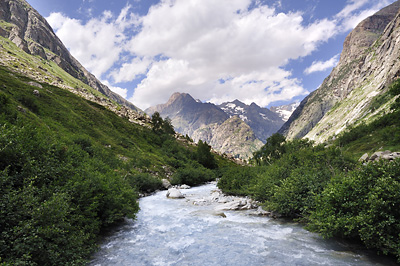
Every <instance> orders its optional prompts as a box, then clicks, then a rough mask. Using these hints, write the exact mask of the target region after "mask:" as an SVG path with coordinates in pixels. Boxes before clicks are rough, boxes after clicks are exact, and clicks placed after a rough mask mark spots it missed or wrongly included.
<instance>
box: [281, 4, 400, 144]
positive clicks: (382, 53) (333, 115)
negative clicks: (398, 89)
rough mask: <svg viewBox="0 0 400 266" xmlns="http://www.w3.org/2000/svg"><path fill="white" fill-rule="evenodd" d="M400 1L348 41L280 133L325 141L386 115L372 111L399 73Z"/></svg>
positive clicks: (383, 106)
mask: <svg viewBox="0 0 400 266" xmlns="http://www.w3.org/2000/svg"><path fill="white" fill-rule="evenodd" d="M399 9H400V1H397V2H395V3H393V4H392V5H390V6H388V7H386V8H384V9H382V10H381V11H379V12H377V13H376V14H374V15H373V16H371V17H369V18H367V19H365V20H364V21H362V22H361V23H360V24H359V25H358V26H357V27H356V28H355V29H354V30H353V31H352V32H351V33H350V34H349V35H348V36H347V38H346V40H345V42H344V45H343V51H342V53H341V57H340V61H339V63H338V65H337V66H336V67H335V68H334V69H333V70H332V73H331V74H330V75H329V76H328V77H327V78H326V79H325V80H324V82H323V83H322V85H321V86H320V88H319V89H317V90H316V91H314V92H313V93H311V94H310V95H309V96H308V97H306V98H305V99H304V100H303V101H302V102H301V103H300V105H299V107H298V108H297V109H296V110H295V112H294V113H293V114H292V116H291V117H290V118H289V120H288V121H287V122H286V123H285V124H284V125H283V126H282V128H281V129H280V130H279V132H280V133H282V134H284V135H286V136H287V138H289V139H293V138H302V137H306V138H310V139H313V140H316V141H317V142H324V141H326V140H327V139H329V138H330V137H332V136H334V135H337V134H339V133H340V132H342V131H343V130H344V129H345V128H346V127H347V126H349V125H354V124H356V123H359V122H361V121H365V122H369V121H371V120H373V119H374V118H376V117H378V116H379V115H380V114H382V113H384V112H385V111H388V105H389V103H383V104H381V105H380V106H379V107H378V108H376V107H374V108H371V104H372V103H373V102H374V101H375V99H376V98H377V97H379V96H380V95H382V94H383V93H385V92H386V91H387V89H388V86H389V84H390V83H391V82H392V81H393V80H394V79H396V78H397V77H398V76H399V74H400V72H399V70H400V61H399V58H400V43H399V42H400V27H399V23H400V17H399V14H398V11H399Z"/></svg>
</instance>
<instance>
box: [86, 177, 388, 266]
mask: <svg viewBox="0 0 400 266" xmlns="http://www.w3.org/2000/svg"><path fill="white" fill-rule="evenodd" d="M215 189H216V186H215V184H208V185H204V186H200V187H195V188H192V189H189V190H182V192H183V193H184V194H185V196H186V198H185V199H168V198H167V197H166V191H162V192H159V193H156V194H154V195H152V196H149V197H144V198H142V199H140V208H141V209H140V211H139V213H138V215H137V219H136V220H134V221H133V220H128V221H126V223H125V224H124V225H123V226H121V227H120V228H118V230H115V231H114V232H113V233H112V234H111V235H110V236H108V237H106V239H105V240H104V242H103V244H102V245H101V248H100V250H99V252H98V253H96V254H95V255H94V257H93V260H92V261H91V262H90V263H89V265H91V266H95V265H96V266H106V265H133V266H145V265H146V266H147V265H149V266H150V265H151V266H153V265H160V266H164V265H166V266H172V265H179V266H182V265H190V266H197V265H198V266H212V265H216V266H222V265H229V266H231V265H235V266H242V265H243V266H245V265H246V266H257V265H274V266H275V265H335V266H337V265H363V266H364V265H389V264H391V263H390V262H387V261H384V260H382V258H377V257H374V256H371V255H369V253H366V252H365V251H363V250H360V249H357V248H356V247H354V246H351V245H349V244H347V243H343V242H337V241H332V240H324V239H322V238H321V237H319V236H318V235H316V234H314V233H310V232H308V231H306V230H305V229H303V228H302V227H301V226H300V225H298V224H296V223H293V222H284V221H282V220H275V219H272V218H267V217H258V216H253V215H251V212H250V211H225V212H224V214H225V216H226V217H225V218H224V217H223V216H221V215H220V213H219V214H217V213H216V212H215V211H214V208H215V207H216V206H217V205H218V203H216V202H214V203H205V204H199V203H198V202H200V203H201V202H206V201H205V200H202V199H207V198H209V197H210V195H211V193H212V191H213V190H215Z"/></svg>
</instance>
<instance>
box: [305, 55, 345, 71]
mask: <svg viewBox="0 0 400 266" xmlns="http://www.w3.org/2000/svg"><path fill="white" fill-rule="evenodd" d="M339 56H340V55H338V54H337V55H335V56H334V57H332V58H331V59H329V60H327V61H314V62H313V63H312V64H311V66H309V67H308V68H306V69H305V70H304V73H305V74H307V75H309V74H311V73H314V72H320V71H325V70H327V69H330V68H332V67H334V66H336V65H337V63H339Z"/></svg>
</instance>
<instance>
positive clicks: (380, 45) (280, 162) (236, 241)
mask: <svg viewBox="0 0 400 266" xmlns="http://www.w3.org/2000/svg"><path fill="white" fill-rule="evenodd" d="M28 1H29V0H28ZM132 2H135V3H136V2H137V1H132ZM174 2H175V1H170V2H168V3H169V4H170V5H173V4H174ZM176 2H178V0H177V1H176ZM255 2H257V3H258V2H259V1H255ZM204 3H205V2H202V4H204ZM399 75H400V0H399V1H396V2H394V3H393V4H391V5H390V6H388V7H386V8H384V9H382V10H381V11H379V12H377V13H376V14H374V15H372V16H370V17H369V18H367V19H365V20H364V21H362V22H361V23H360V24H359V25H358V26H357V27H356V28H355V29H354V30H353V31H352V32H351V33H350V34H349V35H348V37H347V38H346V40H345V43H344V45H343V51H342V53H341V57H340V61H339V63H338V65H337V66H336V67H335V68H334V69H333V71H332V73H331V74H330V75H329V76H328V77H327V78H326V79H325V80H324V82H323V84H322V85H321V86H320V87H319V89H317V90H316V91H314V92H312V93H311V94H310V95H308V96H307V97H306V98H305V99H304V100H303V101H301V102H300V103H293V104H289V105H285V106H277V107H271V108H270V109H268V108H264V107H260V106H258V105H256V104H255V103H252V104H250V105H247V104H244V103H243V102H241V101H240V99H239V100H235V101H232V102H226V103H223V104H221V105H215V104H212V103H207V102H202V101H200V100H196V99H194V98H193V97H191V96H190V95H189V94H187V93H183V92H182V93H181V92H175V93H174V92H173V91H171V94H172V96H171V97H170V99H169V100H168V102H167V103H165V104H160V105H157V106H153V107H151V108H149V109H147V110H145V111H142V110H140V109H139V108H137V107H136V106H135V105H133V104H132V103H130V102H129V101H127V100H126V99H124V98H123V97H121V96H119V95H118V94H116V93H114V92H112V91H111V90H110V89H109V88H108V87H107V86H105V85H104V84H102V83H101V82H100V81H99V80H98V79H97V78H96V77H95V76H94V75H93V74H91V73H90V72H89V71H87V70H86V69H85V68H84V67H83V66H82V65H81V63H79V62H78V61H77V60H76V59H75V58H74V57H73V56H72V55H71V54H70V52H69V50H68V49H67V48H66V47H65V46H64V44H63V43H62V42H61V41H60V39H59V38H58V37H57V35H56V34H55V33H54V31H53V29H52V28H51V27H50V25H49V24H48V23H47V21H46V20H45V19H44V18H43V17H42V16H41V15H40V14H39V13H38V12H37V11H36V10H35V9H34V8H33V7H32V6H30V4H29V3H28V2H27V1H25V0H0V228H1V230H0V265H87V264H88V263H92V265H233V264H236V265H249V264H251V265H269V264H274V263H278V264H279V263H280V264H279V265H285V264H293V265H310V264H316V263H317V264H326V265H375V262H376V265H392V264H396V263H398V262H400V237H399V236H400V208H398V206H400V152H399V151H400V97H399V95H400V80H399ZM149 115H151V116H149ZM238 158H241V159H246V160H237V159H238ZM210 181H214V182H213V183H212V184H209V185H207V186H203V187H199V188H192V190H188V192H184V193H182V192H181V191H180V190H184V189H185V191H187V190H186V189H190V187H191V186H197V185H202V184H205V183H207V182H210ZM215 185H217V187H218V189H216V188H215ZM163 190H168V191H163ZM144 197H146V198H144ZM185 197H186V199H184V200H180V199H182V198H185ZM196 197H200V198H196ZM142 203H147V205H141V206H143V209H142V210H140V211H139V209H140V208H139V207H140V206H139V205H140V204H142ZM146 208H147V209H146ZM238 210H240V212H238ZM281 218H282V219H281ZM305 229H307V230H308V231H306V230H305ZM143 232H145V233H143ZM176 232H178V233H179V234H182V235H179V234H175V233H176ZM228 232H229V233H228ZM142 233H143V234H142ZM317 234H319V235H320V236H322V237H324V238H325V239H323V238H322V237H320V236H318V235H317ZM149 238H151V239H149ZM147 240H150V241H147ZM213 240H215V242H214V243H211V242H213ZM104 241H106V242H104ZM330 241H331V244H332V245H329V242H330ZM337 241H339V242H337ZM100 243H103V244H100ZM216 243H217V244H216ZM219 243H222V244H221V245H219ZM354 245H356V246H357V247H358V248H353V247H354ZM360 246H361V248H360ZM99 247H101V248H100V249H101V251H100V252H99V253H98V254H96V255H94V254H95V253H96V251H97V250H99ZM244 247H245V248H244ZM286 247H288V249H286ZM293 247H294V248H293ZM331 247H332V248H331ZM220 248H224V250H220ZM360 249H361V251H360ZM104 250H105V251H104ZM231 250H232V252H229V251H231ZM289 250H290V251H289ZM367 250H368V251H367ZM108 252H115V253H108ZM122 253H123V254H122ZM112 254H118V256H114V255H112ZM132 254H134V255H132ZM188 254H190V255H188ZM371 254H373V255H371ZM247 255H249V256H250V257H249V256H247ZM253 255H254V256H253ZM283 255H284V260H283V261H281V256H283ZM163 256H164V257H163ZM216 256H218V258H216ZM376 256H379V257H377V258H376ZM93 258H95V259H93ZM125 259H126V260H125ZM90 261H92V262H90ZM98 261H100V262H101V263H100V264H99V263H97V262H98ZM121 261H123V263H118V262H121ZM249 261H251V263H249ZM396 261H397V262H396ZM103 262H104V263H103ZM253 262H254V263H253ZM252 263H253V264H252ZM274 265H275V264H274Z"/></svg>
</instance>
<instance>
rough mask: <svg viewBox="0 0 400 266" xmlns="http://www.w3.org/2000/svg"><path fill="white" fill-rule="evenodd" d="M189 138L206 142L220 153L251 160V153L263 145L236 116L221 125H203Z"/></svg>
mask: <svg viewBox="0 0 400 266" xmlns="http://www.w3.org/2000/svg"><path fill="white" fill-rule="evenodd" d="M191 137H192V138H193V139H194V140H195V141H198V140H200V139H201V140H203V141H206V142H207V143H208V144H210V145H211V146H212V147H213V149H215V150H217V151H219V152H221V153H226V154H229V155H231V156H233V157H235V158H241V159H248V158H251V157H252V156H253V152H255V151H257V150H259V149H260V148H261V147H262V145H263V143H262V142H261V141H260V140H259V139H258V138H257V137H256V136H255V134H254V132H253V130H252V129H251V127H250V126H249V125H248V124H246V123H245V122H244V121H243V120H242V119H241V118H239V117H238V116H233V117H231V118H228V119H227V120H225V121H224V122H223V123H222V124H217V123H215V124H209V125H205V126H203V127H201V128H199V129H197V130H196V131H195V132H193V134H192V136H191Z"/></svg>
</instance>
